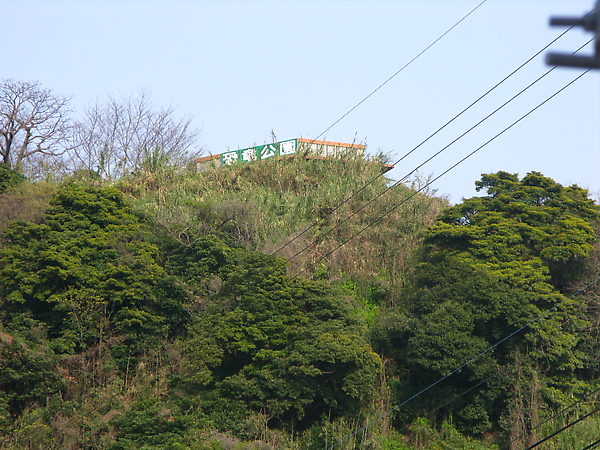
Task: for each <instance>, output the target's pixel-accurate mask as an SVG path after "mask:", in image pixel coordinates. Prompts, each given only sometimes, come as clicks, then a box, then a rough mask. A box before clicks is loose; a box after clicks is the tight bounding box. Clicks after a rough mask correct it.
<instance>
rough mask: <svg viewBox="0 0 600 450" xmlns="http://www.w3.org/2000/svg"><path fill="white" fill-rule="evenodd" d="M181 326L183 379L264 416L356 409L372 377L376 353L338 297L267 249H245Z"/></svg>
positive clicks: (290, 419) (304, 420) (303, 417)
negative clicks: (185, 330) (293, 273)
mask: <svg viewBox="0 0 600 450" xmlns="http://www.w3.org/2000/svg"><path fill="white" fill-rule="evenodd" d="M200 264H201V265H202V262H200ZM190 330H191V333H190V336H189V337H188V338H186V340H185V343H184V354H185V355H186V356H187V372H188V374H187V376H186V377H185V381H186V383H187V384H188V386H189V388H195V389H196V390H200V391H202V389H205V390H208V391H211V390H212V391H216V392H218V398H221V399H223V398H228V399H230V400H231V404H236V402H238V404H243V405H245V407H246V408H248V409H249V410H250V411H256V412H261V413H264V414H266V415H267V416H268V417H271V418H273V419H276V420H271V422H272V425H274V426H281V425H282V424H291V423H300V424H301V425H302V424H304V426H306V425H307V424H311V423H312V422H313V421H314V420H315V419H317V418H318V417H320V415H321V414H323V413H326V412H328V413H331V414H334V415H341V414H343V413H344V412H350V411H357V408H359V407H360V406H361V404H362V402H364V401H365V400H367V399H368V398H369V396H370V395H372V393H373V389H374V387H375V385H376V382H377V377H378V371H379V365H380V361H379V358H378V356H377V355H376V354H375V353H373V352H372V350H371V349H370V347H369V345H368V344H367V343H366V341H365V339H364V337H363V335H364V331H363V329H362V327H361V326H360V325H359V324H358V323H357V322H356V320H355V319H354V318H353V317H352V316H351V314H350V310H349V307H348V304H347V301H346V299H345V298H344V297H341V296H340V295H339V294H337V293H336V292H335V291H333V290H332V289H331V288H329V287H327V286H326V285H325V284H322V283H316V282H310V281H307V280H303V279H290V278H289V277H288V276H287V275H286V274H285V265H284V263H283V261H282V260H278V259H276V258H274V257H269V256H263V255H258V254H252V253H250V254H247V255H245V257H243V259H242V260H241V262H240V264H239V266H238V268H237V269H236V270H234V271H232V272H231V273H230V274H229V275H228V277H227V280H226V281H225V283H224V284H223V286H222V288H221V289H220V291H219V293H218V295H217V296H216V298H215V300H214V301H213V302H211V303H210V304H209V305H207V307H206V310H205V311H204V312H203V313H202V314H201V315H200V316H199V317H198V319H197V320H196V322H195V323H194V324H193V325H192V327H191V329H190ZM211 395H214V394H211ZM239 402H241V403H239ZM214 409H216V410H219V409H220V408H219V407H215V408H214ZM296 426H297V425H296Z"/></svg>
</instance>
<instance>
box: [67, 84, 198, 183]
mask: <svg viewBox="0 0 600 450" xmlns="http://www.w3.org/2000/svg"><path fill="white" fill-rule="evenodd" d="M174 112H175V110H174V109H173V108H171V107H169V108H163V109H155V108H154V106H153V105H152V103H151V101H150V95H149V93H148V92H147V91H144V90H142V91H141V92H140V93H139V95H138V96H130V97H120V98H115V97H109V98H108V101H107V102H105V103H99V102H96V103H95V104H92V105H91V106H89V107H88V108H87V110H86V112H85V117H84V119H83V121H81V122H80V123H78V124H77V125H76V130H75V141H76V143H77V147H76V149H75V150H74V151H73V152H72V153H71V157H72V158H73V159H74V160H75V161H74V163H75V165H76V166H77V168H80V169H87V170H93V171H95V172H98V173H99V174H100V176H102V178H104V179H117V178H119V177H121V176H123V175H125V174H128V173H132V172H135V171H138V170H149V171H155V170H156V169H157V168H159V167H164V166H165V165H168V164H180V163H182V162H184V161H186V160H187V159H188V158H190V157H191V156H192V154H191V153H192V151H193V147H194V145H195V144H196V139H197V135H198V132H197V131H196V130H194V129H192V127H191V119H190V118H184V119H180V120H178V119H176V118H175V114H174Z"/></svg>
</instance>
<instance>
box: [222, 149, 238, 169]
mask: <svg viewBox="0 0 600 450" xmlns="http://www.w3.org/2000/svg"><path fill="white" fill-rule="evenodd" d="M237 159H238V154H237V152H227V153H221V160H222V161H223V164H226V165H228V166H229V165H231V164H233V163H234V162H236V161H237Z"/></svg>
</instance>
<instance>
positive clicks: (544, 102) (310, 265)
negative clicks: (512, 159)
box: [293, 69, 591, 278]
mask: <svg viewBox="0 0 600 450" xmlns="http://www.w3.org/2000/svg"><path fill="white" fill-rule="evenodd" d="M590 70H591V69H587V70H586V71H584V72H582V73H581V74H580V75H578V76H577V77H576V78H574V79H573V80H571V81H570V82H569V83H567V84H566V85H565V86H563V87H562V88H560V89H559V90H558V91H556V92H555V93H554V94H552V95H551V96H550V97H548V98H547V99H546V100H544V101H543V102H541V103H540V104H538V105H537V106H536V107H535V108H533V109H531V110H529V112H527V113H526V114H524V115H523V116H521V117H520V118H519V119H517V120H516V121H514V122H513V123H511V124H510V125H509V126H507V127H506V128H504V129H503V130H502V131H500V132H499V133H498V134H496V135H495V136H494V137H492V138H491V139H489V140H488V141H487V142H485V143H484V144H483V145H481V146H479V147H478V148H476V149H475V150H473V151H472V152H471V153H469V154H468V155H467V156H465V157H464V158H462V159H461V160H460V161H458V162H457V163H455V164H453V165H452V166H451V167H450V168H448V169H446V170H445V171H444V172H442V173H441V174H440V175H438V176H437V177H435V178H434V179H432V180H431V181H429V182H428V183H426V184H425V185H423V186H422V187H421V188H419V189H417V190H416V191H414V192H413V193H412V194H411V195H409V196H408V197H406V198H405V199H404V200H402V201H401V202H400V203H397V204H396V205H395V206H393V207H392V208H390V209H388V210H387V211H386V212H385V213H383V214H382V215H380V216H379V217H378V218H376V219H375V220H373V221H371V222H370V223H368V224H367V225H366V226H364V227H363V228H361V229H360V230H359V231H357V232H356V233H354V234H353V235H352V236H350V237H349V238H348V239H346V240H344V241H343V242H342V243H340V244H339V245H337V246H336V247H335V248H334V249H333V250H331V251H329V252H327V253H326V254H325V255H323V256H321V257H320V258H318V259H317V260H316V261H315V262H313V263H311V264H309V265H308V266H307V267H306V268H304V269H303V270H301V271H300V272H299V273H297V274H296V275H295V276H294V277H293V278H297V277H298V276H300V275H302V274H303V273H304V272H306V271H307V270H308V268H309V267H312V266H314V265H315V264H316V263H318V262H319V261H322V260H323V259H325V258H327V257H328V256H330V255H331V254H333V253H334V252H335V251H337V250H338V249H340V248H341V247H343V246H344V245H346V244H347V243H348V242H350V241H351V240H352V239H354V238H356V237H358V236H359V235H361V234H362V233H364V232H365V231H366V230H367V229H369V228H371V227H372V226H374V225H377V224H378V223H379V222H381V221H382V220H383V218H384V217H386V216H387V215H389V214H391V213H392V212H394V211H395V210H396V209H398V208H399V207H400V206H402V205H403V204H405V203H406V202H407V201H408V200H410V199H411V198H413V197H415V196H416V195H417V194H419V193H420V192H421V191H423V190H424V189H426V188H428V187H429V186H431V184H433V183H434V182H435V181H437V180H439V179H440V178H441V177H443V176H444V175H446V174H447V173H448V172H450V171H451V170H453V169H455V168H456V167H457V166H459V165H460V164H462V163H463V162H464V161H466V160H467V159H469V158H470V157H471V156H473V155H474V154H475V153H477V152H478V151H479V150H481V149H482V148H484V147H486V146H487V145H488V144H490V143H491V142H493V141H494V140H496V139H497V138H498V137H500V136H501V135H503V134H504V133H506V132H507V131H508V130H510V129H511V128H513V127H514V126H515V125H517V124H518V123H519V122H521V121H522V120H523V119H525V118H526V117H528V116H529V115H531V114H532V113H533V112H534V111H537V110H538V109H539V108H541V107H542V106H543V105H545V104H546V103H548V102H549V101H550V100H552V99H553V98H554V97H556V96H557V95H558V94H560V93H561V92H562V91H564V90H565V89H566V88H568V87H569V86H571V85H572V84H573V83H575V82H576V81H577V80H579V79H580V78H581V77H583V76H584V75H585V74H587V73H588V72H589V71H590Z"/></svg>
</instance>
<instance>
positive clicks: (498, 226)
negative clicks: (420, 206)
mask: <svg viewBox="0 0 600 450" xmlns="http://www.w3.org/2000/svg"><path fill="white" fill-rule="evenodd" d="M477 189H478V190H482V189H485V190H486V191H487V196H482V197H475V198H471V199H467V200H464V201H463V203H461V204H459V205H456V206H453V207H450V208H448V209H447V210H445V211H444V212H443V214H442V215H441V216H440V218H439V219H438V221H437V222H436V223H435V224H434V225H433V226H432V227H431V228H430V229H429V231H428V235H427V237H426V240H425V248H424V251H423V255H422V259H421V263H420V265H419V266H418V267H417V268H416V271H415V274H414V278H413V281H412V286H411V288H410V289H408V290H407V291H406V300H405V301H406V302H407V304H410V305H411V306H410V308H411V314H412V318H413V320H414V323H413V331H412V332H411V333H410V335H409V336H408V343H409V346H408V348H409V352H408V354H407V362H406V364H407V365H408V367H410V373H411V377H412V379H413V382H412V386H413V388H412V389H419V388H420V387H423V386H426V385H427V383H429V382H433V381H435V380H437V379H439V378H440V377H442V376H445V375H447V374H449V373H450V372H452V371H453V370H454V369H456V368H458V367H460V366H461V365H462V364H464V363H466V362H467V361H469V360H470V359H471V358H474V357H475V356H477V355H478V354H479V353H481V352H482V351H483V350H485V349H487V348H489V347H490V346H491V345H493V344H495V343H497V342H498V341H500V339H502V338H504V337H506V336H508V335H509V334H511V333H512V332H514V331H516V330H517V329H519V328H520V327H522V326H523V325H525V324H527V323H528V322H529V321H531V320H533V319H535V318H537V317H539V316H540V315H542V314H543V313H545V312H546V311H547V310H549V309H551V308H553V307H554V306H556V305H558V304H561V306H560V307H559V308H557V309H556V310H553V312H552V313H551V314H549V315H547V316H546V317H544V318H543V319H542V320H539V321H536V322H535V323H533V324H532V325H531V326H529V327H528V328H527V329H526V330H524V331H523V332H521V333H519V335H518V336H514V337H513V338H511V339H510V340H508V341H507V342H505V343H504V344H503V345H501V346H500V347H498V348H496V349H495V350H494V352H493V353H490V354H489V355H487V356H486V357H485V358H480V359H479V360H477V361H476V362H474V363H473V364H470V365H469V367H467V368H465V369H463V370H462V371H461V372H460V373H459V374H457V375H456V376H455V377H453V379H451V380H450V381H448V383H447V385H446V387H445V389H446V391H445V392H446V394H444V395H442V397H443V396H448V398H452V396H453V395H455V394H458V393H460V392H461V390H466V389H467V388H468V386H469V385H473V384H476V383H478V382H485V385H486V387H484V388H481V389H480V390H479V391H478V393H477V394H475V393H472V394H470V395H469V396H467V397H468V398H469V402H468V404H469V408H468V409H466V410H465V408H463V407H461V405H460V404H461V401H459V402H456V403H455V406H454V407H453V406H450V407H449V408H448V410H447V411H446V414H448V413H452V414H453V415H454V416H455V418H456V419H457V420H458V422H459V424H460V425H461V426H463V427H467V426H468V427H469V429H470V430H471V431H475V432H482V431H484V430H485V429H486V428H488V427H490V426H491V423H492V422H491V421H490V418H491V419H493V420H492V421H496V422H497V421H498V420H499V419H500V415H501V414H502V413H503V411H504V410H503V408H504V407H506V405H507V404H508V403H510V402H511V401H512V400H510V394H508V392H509V391H510V390H512V391H515V392H516V391H518V389H516V388H515V383H524V384H525V385H526V386H525V387H524V389H525V390H528V392H529V394H527V395H529V396H530V398H531V396H535V395H539V396H540V397H543V398H544V400H545V401H547V402H549V404H550V405H552V404H556V403H560V402H561V399H562V398H564V396H565V395H566V394H568V393H571V392H573V390H574V389H575V388H574V386H575V385H577V370H578V369H580V368H581V367H583V365H584V361H585V355H583V353H582V352H581V351H580V349H579V348H578V344H579V342H580V341H581V333H580V331H581V330H582V329H583V328H585V327H586V325H587V322H586V320H585V317H583V315H582V314H581V313H580V311H581V307H582V304H581V303H582V299H581V298H578V297H575V298H573V299H571V300H569V301H566V302H565V300H566V297H565V295H564V294H566V293H567V292H568V289H569V287H570V286H572V285H573V283H575V282H576V281H577V279H578V278H579V277H580V276H581V275H582V273H583V271H582V269H583V267H584V265H585V263H586V257H587V256H588V255H589V254H590V252H591V251H592V250H593V243H594V242H595V240H596V236H595V232H594V229H593V222H594V221H597V220H598V218H599V215H598V207H597V206H596V205H595V204H594V203H593V202H592V201H591V200H589V199H588V198H587V192H586V191H585V190H583V189H580V188H578V187H577V186H571V187H563V186H561V185H559V184H558V183H556V182H554V181H553V180H551V179H549V178H546V177H543V176H542V175H541V174H539V173H535V172H534V173H530V174H528V175H527V176H525V177H524V178H523V179H521V180H520V179H519V178H518V177H517V176H516V175H511V174H508V173H505V172H498V173H496V174H490V175H484V176H483V177H482V180H481V181H480V182H477ZM523 355H527V356H526V357H523ZM517 362H518V363H519V364H525V366H526V369H524V370H525V371H526V372H529V373H530V375H528V376H527V377H523V376H520V378H519V377H517V376H516V375H515V374H516V372H519V373H524V372H523V371H522V370H521V371H515V370H513V368H514V366H515V364H517ZM511 374H512V375H511ZM536 374H537V375H536ZM539 374H543V375H544V377H545V378H544V380H545V382H544V383H542V384H539V383H537V384H536V383H535V382H536V381H537V378H536V377H539ZM525 378H528V379H525ZM409 385H410V383H409ZM503 385H504V386H503ZM499 387H503V388H504V390H505V392H502V389H498V388H499ZM408 389H409V390H410V389H411V388H408ZM532 389H534V390H535V389H537V390H538V391H539V392H538V393H537V394H535V395H534V394H532ZM438 399H439V396H438ZM484 400H485V401H484ZM482 402H483V403H482ZM507 402H508V403H507ZM478 404H479V405H480V406H481V407H479V408H478V412H477V411H476V409H477V407H476V405H478ZM513 404H514V405H516V404H517V403H515V402H513ZM502 405H504V406H502ZM534 407H535V405H533V406H532V408H534ZM537 407H539V405H537ZM531 413H532V414H534V412H531ZM535 413H537V412H535Z"/></svg>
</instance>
